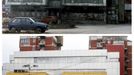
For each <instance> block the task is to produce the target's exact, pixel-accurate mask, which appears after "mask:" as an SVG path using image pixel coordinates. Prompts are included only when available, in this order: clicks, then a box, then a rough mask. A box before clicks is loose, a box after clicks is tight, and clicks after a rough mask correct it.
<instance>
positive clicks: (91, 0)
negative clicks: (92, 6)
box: [64, 0, 103, 3]
mask: <svg viewBox="0 0 134 75" xmlns="http://www.w3.org/2000/svg"><path fill="white" fill-rule="evenodd" d="M64 3H103V0H64Z"/></svg>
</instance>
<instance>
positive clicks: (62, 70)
mask: <svg viewBox="0 0 134 75" xmlns="http://www.w3.org/2000/svg"><path fill="white" fill-rule="evenodd" d="M10 57H11V58H10V63H8V64H4V66H3V75H35V74H36V75H120V63H119V52H108V51H107V50H106V49H101V50H100V49H98V50H81V51H79V50H72V51H67V50H66V51H58V50H57V51H28V52H15V53H14V54H13V55H11V56H10Z"/></svg>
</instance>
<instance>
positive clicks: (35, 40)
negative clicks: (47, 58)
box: [20, 36, 63, 51]
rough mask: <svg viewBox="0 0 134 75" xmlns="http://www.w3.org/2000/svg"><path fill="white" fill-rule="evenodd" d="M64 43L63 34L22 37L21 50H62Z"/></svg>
mask: <svg viewBox="0 0 134 75" xmlns="http://www.w3.org/2000/svg"><path fill="white" fill-rule="evenodd" d="M62 44H63V37H62V36H57V37H54V36H49V37H45V38H44V39H40V38H39V37H21V38H20V51H36V50H37V51H39V50H60V49H61V46H62ZM41 45H42V46H41ZM43 46H44V47H43ZM42 47H43V48H42Z"/></svg>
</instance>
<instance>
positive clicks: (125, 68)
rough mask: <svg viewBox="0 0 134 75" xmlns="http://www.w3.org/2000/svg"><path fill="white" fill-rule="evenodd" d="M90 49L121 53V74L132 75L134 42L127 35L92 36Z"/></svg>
mask: <svg viewBox="0 0 134 75" xmlns="http://www.w3.org/2000/svg"><path fill="white" fill-rule="evenodd" d="M89 49H107V50H108V52H119V53H120V58H119V59H120V75H132V42H131V41H129V40H127V37H126V36H103V37H102V36H93V37H90V41H89Z"/></svg>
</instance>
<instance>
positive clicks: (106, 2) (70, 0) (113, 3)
mask: <svg viewBox="0 0 134 75" xmlns="http://www.w3.org/2000/svg"><path fill="white" fill-rule="evenodd" d="M6 4H9V5H11V13H12V17H15V16H17V17H18V16H28V17H34V18H36V19H42V18H44V17H46V16H56V17H58V19H60V20H61V22H68V21H72V22H75V23H76V22H77V23H78V22H83V21H87V22H96V21H97V23H98V22H103V23H120V22H124V8H125V4H124V0H6Z"/></svg>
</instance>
